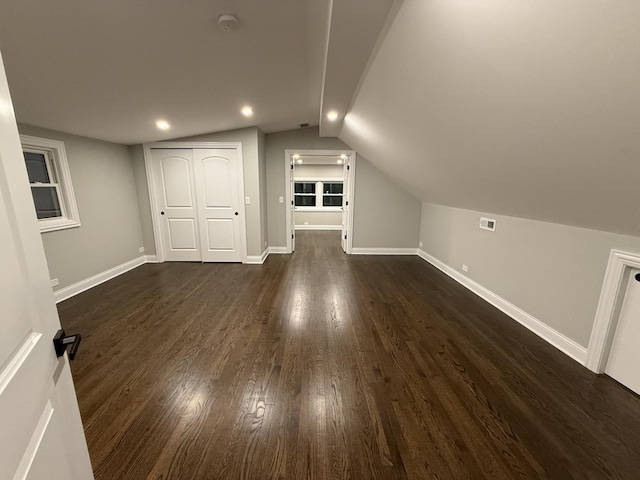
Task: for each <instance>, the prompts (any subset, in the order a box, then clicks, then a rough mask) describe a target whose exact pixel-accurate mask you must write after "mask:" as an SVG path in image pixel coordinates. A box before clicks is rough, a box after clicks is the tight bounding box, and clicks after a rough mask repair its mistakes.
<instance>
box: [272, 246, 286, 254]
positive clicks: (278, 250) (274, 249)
mask: <svg viewBox="0 0 640 480" xmlns="http://www.w3.org/2000/svg"><path fill="white" fill-rule="evenodd" d="M269 253H276V254H279V253H289V251H288V250H287V247H269Z"/></svg>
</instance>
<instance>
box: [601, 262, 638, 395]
mask: <svg viewBox="0 0 640 480" xmlns="http://www.w3.org/2000/svg"><path fill="white" fill-rule="evenodd" d="M638 275H640V270H638V269H632V270H631V275H629V280H628V282H627V286H626V287H627V288H626V290H625V295H624V301H623V304H622V308H621V310H620V316H619V317H618V324H617V325H616V330H615V334H614V337H613V342H612V343H611V353H610V354H609V359H608V361H607V368H606V369H605V372H606V373H607V374H608V375H610V376H611V377H613V378H615V379H616V380H617V381H619V382H620V383H622V384H623V385H624V386H626V387H627V388H629V389H631V390H633V391H634V392H636V393H637V394H639V395H640V370H639V369H638V365H640V281H639V280H638V279H637V278H636V276H638Z"/></svg>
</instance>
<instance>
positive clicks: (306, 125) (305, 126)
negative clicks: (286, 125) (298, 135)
mask: <svg viewBox="0 0 640 480" xmlns="http://www.w3.org/2000/svg"><path fill="white" fill-rule="evenodd" d="M300 128H309V124H308V123H301V124H300Z"/></svg>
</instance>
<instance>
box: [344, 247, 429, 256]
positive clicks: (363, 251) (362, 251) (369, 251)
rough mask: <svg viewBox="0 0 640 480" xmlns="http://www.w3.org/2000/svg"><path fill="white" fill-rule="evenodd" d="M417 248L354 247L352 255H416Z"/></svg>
mask: <svg viewBox="0 0 640 480" xmlns="http://www.w3.org/2000/svg"><path fill="white" fill-rule="evenodd" d="M417 253H418V252H417V250H416V249H415V248H378V247H375V248H361V247H353V248H352V249H351V254H352V255H416V254H417Z"/></svg>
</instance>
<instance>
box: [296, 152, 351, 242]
mask: <svg viewBox="0 0 640 480" xmlns="http://www.w3.org/2000/svg"><path fill="white" fill-rule="evenodd" d="M322 157H326V158H327V159H328V160H326V161H324V160H322ZM305 158H312V159H313V161H314V162H315V163H316V164H323V163H326V164H333V165H335V164H336V163H337V162H340V163H342V165H343V179H342V180H341V181H342V183H343V189H342V192H343V193H342V197H343V198H342V215H341V226H338V227H339V228H341V241H340V242H341V246H342V249H343V250H344V251H345V252H346V253H351V249H352V245H353V238H352V237H353V235H352V232H353V207H354V197H355V189H354V184H355V168H356V152H354V151H353V150H294V149H286V150H285V158H284V160H285V185H286V186H287V188H285V193H286V198H285V204H286V208H287V210H286V215H285V217H286V221H285V229H286V230H285V232H286V253H293V251H294V250H295V241H296V238H295V209H296V207H295V201H294V200H295V197H296V194H295V182H296V180H295V179H296V176H295V170H296V166H297V165H298V162H300V161H304V159H305ZM307 180H311V179H307ZM300 181H302V180H300Z"/></svg>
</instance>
